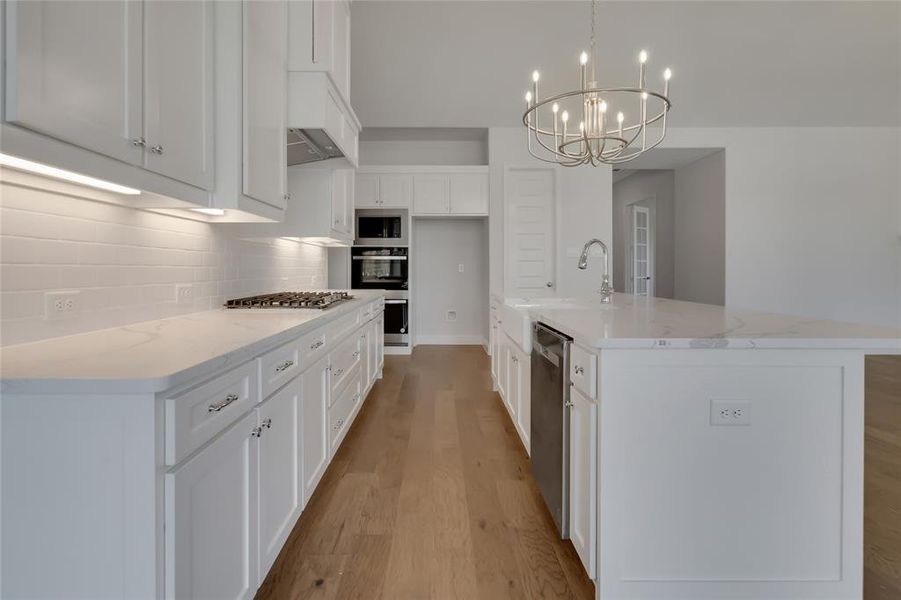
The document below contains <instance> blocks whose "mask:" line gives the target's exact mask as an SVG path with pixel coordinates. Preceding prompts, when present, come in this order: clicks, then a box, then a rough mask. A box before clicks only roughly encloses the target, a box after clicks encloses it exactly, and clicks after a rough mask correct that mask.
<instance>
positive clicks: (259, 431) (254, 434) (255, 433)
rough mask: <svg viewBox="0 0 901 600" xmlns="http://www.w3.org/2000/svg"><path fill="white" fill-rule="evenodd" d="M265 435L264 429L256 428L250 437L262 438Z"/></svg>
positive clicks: (252, 430)
mask: <svg viewBox="0 0 901 600" xmlns="http://www.w3.org/2000/svg"><path fill="white" fill-rule="evenodd" d="M261 433H263V428H262V427H254V428H253V429H251V430H250V437H257V438H258V437H260V434H261Z"/></svg>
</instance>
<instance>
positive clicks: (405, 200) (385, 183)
mask: <svg viewBox="0 0 901 600" xmlns="http://www.w3.org/2000/svg"><path fill="white" fill-rule="evenodd" d="M412 187H413V177H412V176H411V175H381V176H380V177H379V207H381V208H410V196H411V194H412Z"/></svg>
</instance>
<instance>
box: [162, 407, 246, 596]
mask: <svg viewBox="0 0 901 600" xmlns="http://www.w3.org/2000/svg"><path fill="white" fill-rule="evenodd" d="M256 422H257V414H256V412H253V411H252V412H250V413H249V414H248V415H247V416H246V417H244V418H243V419H241V420H240V421H238V422H237V423H236V424H235V425H234V426H233V427H232V428H231V429H229V430H228V431H226V432H225V433H223V434H222V435H221V436H220V437H219V438H218V439H217V440H215V441H214V442H213V443H212V444H210V445H209V446H208V447H207V448H205V449H204V450H202V451H201V452H200V453H199V454H197V455H196V456H194V457H193V458H191V459H190V460H188V462H186V463H185V464H184V465H182V466H181V467H178V468H177V469H175V470H174V471H173V472H171V473H168V474H167V475H166V484H165V496H166V504H165V521H166V529H165V535H166V549H165V554H166V565H165V570H166V577H165V580H166V598H171V599H176V598H177V599H181V598H230V599H231V598H253V596H254V594H255V593H256V590H257V584H258V579H259V571H258V570H257V564H258V563H257V535H256V533H257V524H256V514H257V468H256V462H257V451H258V446H257V443H256V438H255V437H254V435H253V433H254V432H255V430H256V426H257V425H256Z"/></svg>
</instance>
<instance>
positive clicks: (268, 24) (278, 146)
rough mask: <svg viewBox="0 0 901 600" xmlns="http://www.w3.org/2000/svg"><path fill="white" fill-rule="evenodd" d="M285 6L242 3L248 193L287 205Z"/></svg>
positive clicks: (245, 164) (257, 198) (286, 41)
mask: <svg viewBox="0 0 901 600" xmlns="http://www.w3.org/2000/svg"><path fill="white" fill-rule="evenodd" d="M286 10H287V7H286V4H285V2H253V1H251V0H245V2H244V36H243V39H244V61H243V73H244V77H243V79H244V86H243V87H244V89H243V96H244V98H243V100H244V103H243V104H244V111H243V112H244V119H243V120H244V148H243V150H244V152H243V158H244V160H243V163H244V182H243V192H244V194H245V195H246V196H249V197H251V198H254V199H256V200H259V201H260V202H265V203H266V204H269V205H270V206H275V207H278V208H284V206H285V168H286V165H287V156H286V152H287V138H286V136H287V124H286V116H287V107H286V103H287V71H286V62H285V61H286V56H287V43H288V38H287V28H286V25H285V23H286V20H287V12H286Z"/></svg>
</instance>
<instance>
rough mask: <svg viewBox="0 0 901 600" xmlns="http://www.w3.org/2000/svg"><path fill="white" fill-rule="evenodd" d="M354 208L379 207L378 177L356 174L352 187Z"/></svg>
mask: <svg viewBox="0 0 901 600" xmlns="http://www.w3.org/2000/svg"><path fill="white" fill-rule="evenodd" d="M354 206H356V207H357V208H378V207H379V176H378V175H370V174H367V173H357V177H356V185H355V186H354Z"/></svg>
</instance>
